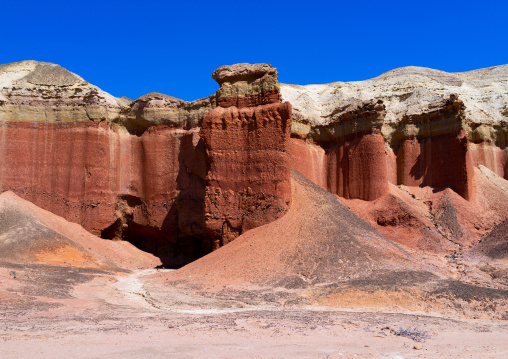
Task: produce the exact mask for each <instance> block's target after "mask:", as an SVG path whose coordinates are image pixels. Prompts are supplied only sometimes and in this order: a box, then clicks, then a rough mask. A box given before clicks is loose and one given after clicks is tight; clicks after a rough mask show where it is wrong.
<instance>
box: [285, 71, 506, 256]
mask: <svg viewBox="0 0 508 359" xmlns="http://www.w3.org/2000/svg"><path fill="white" fill-rule="evenodd" d="M280 86H281V93H282V95H283V98H284V99H285V100H289V101H291V103H292V104H293V116H294V119H293V128H292V137H293V139H292V141H293V143H292V148H295V149H296V150H297V151H298V153H299V156H298V157H299V158H294V157H292V158H294V160H295V161H299V164H297V166H300V168H301V169H302V173H304V174H305V175H306V176H307V178H309V179H312V180H313V181H314V182H315V183H318V184H319V185H320V186H322V187H324V188H326V189H328V190H329V191H331V192H332V193H335V194H338V195H339V196H341V197H343V198H344V199H345V200H346V202H347V203H348V205H350V207H351V208H352V209H353V210H354V211H356V212H357V213H358V214H360V215H361V216H362V217H363V218H364V219H366V220H368V221H369V222H370V223H371V224H373V225H374V226H377V227H378V229H379V230H380V231H381V232H382V233H383V234H385V235H386V236H387V237H388V238H390V239H392V240H394V241H398V242H401V243H404V244H406V245H409V246H412V247H416V248H420V249H425V250H430V251H446V250H450V249H451V248H453V246H454V245H464V244H469V243H471V242H472V241H473V240H474V239H476V238H479V237H480V236H481V235H483V234H484V233H486V232H488V231H489V230H490V229H492V228H493V226H494V225H495V224H496V223H497V222H499V221H500V220H502V219H503V218H506V217H507V216H508V211H507V208H506V206H503V205H498V204H494V202H497V201H495V200H494V199H493V195H492V196H489V195H487V194H486V193H485V191H486V190H485V187H489V186H490V185H488V184H487V182H486V181H490V180H492V176H487V177H488V178H489V179H488V180H487V179H486V177H485V176H484V175H483V173H484V172H485V171H483V172H482V171H480V172H478V167H482V168H483V166H485V167H486V169H487V168H488V169H489V170H491V171H492V172H493V175H494V176H499V177H500V178H504V179H508V176H507V173H508V171H507V169H508V157H507V154H508V152H507V147H506V144H507V134H508V117H507V116H506V114H507V113H506V110H505V109H506V107H507V104H508V66H506V65H505V66H499V67H495V68H489V69H482V70H477V71H471V72H467V73H456V74H448V73H445V72H442V71H436V70H431V69H425V68H415V67H410V68H402V69H396V70H393V71H389V72H387V73H386V74H383V75H381V76H379V77H377V78H374V79H371V80H367V81H362V82H350V83H343V82H336V83H331V84H326V85H308V86H297V85H285V84H281V85H280ZM315 153H320V154H321V155H320V156H315ZM316 161H317V163H316ZM300 163H305V165H301V164H300ZM310 163H312V165H310ZM397 187H398V189H397ZM479 187H484V188H479ZM423 188H427V189H431V192H425V193H424V192H421V190H420V189H423ZM399 189H402V191H403V193H399V192H398V191H399ZM449 190H451V191H453V192H454V193H455V194H457V195H458V196H460V197H456V196H455V194H453V193H452V192H449ZM487 192H488V191H487ZM407 193H410V197H407V198H406V197H405V196H406V194H407ZM432 193H439V195H438V194H432ZM489 193H490V192H489ZM497 195H499V196H501V197H502V198H505V197H506V194H505V193H503V192H502V191H501V192H500V193H498V194H497ZM485 196H487V197H490V198H489V199H486V198H482V197H485ZM412 199H417V201H416V202H414V201H412ZM505 199H508V197H507V198H505ZM356 200H361V201H368V202H370V204H367V203H368V202H365V203H364V204H362V202H361V201H360V202H358V201H356ZM462 200H464V201H465V202H462ZM459 202H460V203H459ZM364 207H365V208H368V209H367V210H366V209H365V208H364ZM466 208H467V209H466ZM429 219H430V222H428V220H429ZM452 227H453V228H452ZM421 228H428V229H429V230H428V231H425V233H423V232H421ZM450 228H452V229H450ZM418 232H420V233H418ZM431 238H433V239H432V240H430V241H429V239H431Z"/></svg>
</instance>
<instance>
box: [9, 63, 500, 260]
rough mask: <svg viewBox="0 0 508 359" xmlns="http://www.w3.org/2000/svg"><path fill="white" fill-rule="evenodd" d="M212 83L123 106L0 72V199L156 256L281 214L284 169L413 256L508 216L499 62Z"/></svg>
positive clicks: (53, 81) (220, 77)
mask: <svg viewBox="0 0 508 359" xmlns="http://www.w3.org/2000/svg"><path fill="white" fill-rule="evenodd" d="M213 77H214V79H216V80H217V82H218V83H219V85H220V88H219V90H218V91H217V93H216V94H214V95H212V96H210V97H208V98H204V99H200V100H196V101H193V102H186V101H183V100H179V99H176V98H174V97H171V96H167V95H163V94H159V93H149V94H147V95H144V96H142V97H140V98H139V99H137V100H135V101H129V100H128V99H124V98H122V99H117V98H115V97H113V96H111V95H109V94H107V93H106V92H104V91H102V90H100V89H99V88H97V87H96V86H93V85H91V84H89V83H88V82H86V81H85V80H83V79H82V78H81V77H79V76H77V75H75V74H73V73H70V72H69V71H67V70H65V69H63V68H61V67H60V66H58V65H54V64H49V63H40V62H35V61H23V62H20V63H13V64H6V65H0V156H1V158H2V160H1V165H0V188H1V189H2V191H6V190H12V191H14V192H15V193H16V194H18V195H20V196H22V197H23V198H25V199H28V200H30V201H31V202H33V203H35V204H36V205H38V206H40V207H42V208H44V209H47V210H50V211H51V212H53V213H56V214H58V215H61V216H63V217H65V218H66V219H68V220H70V221H73V222H76V223H79V224H81V225H83V226H84V227H85V228H86V229H87V230H89V231H91V232H93V233H94V234H100V235H102V236H103V237H104V238H110V239H126V240H129V241H131V242H133V243H134V244H136V245H137V246H138V247H140V248H142V249H143V250H146V251H150V252H152V253H157V255H159V256H160V257H162V258H165V259H168V258H169V259H170V258H175V257H187V258H191V257H197V256H200V255H203V254H205V253H207V252H209V251H211V250H213V249H216V248H217V247H219V246H220V245H224V244H226V243H228V242H229V241H231V240H233V239H234V238H236V236H238V235H239V234H241V233H243V232H245V231H246V230H248V229H250V228H254V227H256V226H259V225H261V224H264V223H268V222H270V221H273V220H274V219H276V218H279V217H280V216H282V215H283V214H284V213H285V212H286V211H287V209H288V208H289V205H290V200H291V197H290V195H291V193H290V190H289V189H290V185H289V181H290V179H289V178H290V177H289V170H290V167H294V168H295V169H297V170H298V171H300V172H301V173H303V174H304V175H305V176H306V177H307V178H308V179H310V180H311V181H313V182H314V183H316V184H318V185H319V186H321V187H322V188H325V189H327V190H328V191H330V192H332V193H333V194H336V195H338V196H340V197H341V198H343V200H344V202H345V203H346V204H347V205H348V206H349V207H350V208H351V209H353V210H354V211H355V212H356V213H357V214H359V215H360V216H362V218H364V219H365V220H367V221H368V222H370V223H371V224H372V225H374V226H375V227H376V228H378V230H380V231H381V232H382V233H383V234H384V235H385V236H387V237H388V238H390V239H392V240H394V241H397V242H399V243H403V244H405V245H408V246H410V247H414V248H418V249H422V250H425V251H435V252H441V251H444V252H447V251H451V250H455V249H457V246H461V245H466V244H469V243H471V242H472V241H473V240H475V239H477V238H479V237H480V236H482V235H483V234H485V233H486V232H488V231H489V230H490V229H492V228H493V226H494V225H495V224H496V223H498V222H499V221H501V220H503V219H504V218H506V217H508V208H507V205H506V204H505V203H507V202H508V197H507V194H506V193H505V191H499V188H504V187H502V186H501V187H500V184H499V183H500V182H499V181H504V182H506V181H505V180H506V179H508V152H507V143H508V125H507V122H508V110H507V108H508V66H500V67H496V68H490V69H482V70H477V71H471V72H467V73H457V74H448V73H445V72H441V71H436V70H430V69H423V68H403V69H396V70H393V71H390V72H388V73H386V74H383V75H381V76H379V77H377V78H375V79H371V80H367V81H362V82H350V83H342V82H336V83H332V84H326V85H309V86H297V85H284V84H279V83H278V81H277V71H276V70H275V69H274V68H273V67H271V66H270V65H268V64H255V65H249V64H238V65H233V66H224V67H221V68H219V69H217V71H215V72H214V74H213ZM285 101H286V102H285ZM287 101H290V102H291V105H290V104H289V102H287ZM290 137H291V138H290ZM489 171H490V172H489ZM503 178H504V179H503ZM505 197H506V198H505ZM168 261H169V260H168Z"/></svg>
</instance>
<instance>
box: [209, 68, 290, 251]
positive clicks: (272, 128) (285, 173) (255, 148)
mask: <svg viewBox="0 0 508 359" xmlns="http://www.w3.org/2000/svg"><path fill="white" fill-rule="evenodd" d="M276 76H277V73H276V71H275V69H273V68H272V67H271V66H270V65H266V64H256V65H249V64H239V65H233V66H223V67H221V68H219V69H218V70H217V71H216V72H214V78H216V79H217V81H218V82H219V83H220V84H221V85H222V86H221V89H223V90H224V88H226V89H227V90H228V91H227V93H226V94H224V92H221V90H219V91H218V92H217V95H218V99H217V103H218V104H219V105H220V106H219V107H217V108H216V109H214V110H212V111H210V112H209V113H208V115H207V116H206V117H205V119H204V120H203V123H202V126H201V132H200V136H201V138H202V139H203V142H204V144H205V148H206V161H207V167H208V173H207V177H206V183H207V185H206V192H205V226H206V229H207V237H208V238H209V239H210V243H208V246H209V249H210V250H213V249H216V248H218V247H219V246H222V245H225V244H227V243H228V242H230V241H231V240H233V239H235V238H236V237H237V236H238V235H240V234H242V233H244V232H245V231H247V230H249V229H252V228H255V227H258V226H260V225H263V224H266V223H269V222H271V221H273V220H275V219H277V218H279V217H281V216H282V215H283V214H284V213H285V212H286V211H287V210H288V208H289V205H290V202H291V185H290V181H291V177H290V160H289V141H290V132H291V105H290V104H289V103H287V102H286V103H281V102H280V96H274V91H276V92H277V93H278V85H277V82H276ZM274 78H275V81H274ZM259 89H262V90H261V91H259ZM263 91H266V92H267V94H268V95H267V97H263V93H264V92H263ZM227 96H230V97H227ZM233 97H234V98H233ZM242 97H244V98H243V99H242ZM204 246H206V245H204ZM205 251H206V249H205Z"/></svg>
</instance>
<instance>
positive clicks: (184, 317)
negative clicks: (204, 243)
mask: <svg viewBox="0 0 508 359" xmlns="http://www.w3.org/2000/svg"><path fill="white" fill-rule="evenodd" d="M153 271H154V270H138V271H134V272H132V273H129V274H125V273H120V274H119V273H108V272H101V271H97V270H91V269H76V268H72V267H56V266H46V265H29V266H26V265H24V266H21V265H13V264H7V263H3V264H1V265H0V318H1V319H0V357H1V358H26V357H29V358H66V359H69V358H122V359H124V358H323V359H324V358H397V359H398V358H443V357H447V358H506V357H508V322H506V321H490V320H466V319H452V318H443V317H436V316H428V315H417V314H390V313H372V312H360V311H356V312H351V311H350V312H347V311H340V310H336V309H331V308H326V307H314V308H306V307H291V308H284V307H280V306H274V305H265V306H263V305H261V306H260V305H258V306H255V307H250V306H248V305H242V304H241V303H236V305H235V304H234V303H225V302H224V301H223V300H216V301H214V300H213V299H210V298H208V300H207V303H206V305H203V303H201V302H200V301H201V300H202V299H201V298H192V297H186V296H184V295H182V297H181V299H182V300H181V301H175V302H173V303H171V302H166V303H164V305H161V303H156V302H154V301H153V300H152V299H151V297H150V293H149V292H146V290H145V288H144V286H143V282H144V280H145V277H148V275H151V274H153ZM13 272H15V277H14V273H13ZM193 303H194V304H196V305H195V306H193V305H192V304H193ZM198 307H201V308H206V309H193V308H198ZM160 308H163V309H160ZM182 308H187V309H182ZM404 332H405V333H406V335H404ZM397 334H401V335H397ZM411 335H413V338H411Z"/></svg>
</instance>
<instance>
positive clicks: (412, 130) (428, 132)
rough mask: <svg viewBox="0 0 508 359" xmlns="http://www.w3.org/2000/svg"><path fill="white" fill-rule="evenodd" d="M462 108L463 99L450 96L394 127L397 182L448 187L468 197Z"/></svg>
mask: <svg viewBox="0 0 508 359" xmlns="http://www.w3.org/2000/svg"><path fill="white" fill-rule="evenodd" d="M464 110H465V107H464V104H463V102H462V101H461V100H459V99H458V97H457V96H455V95H451V96H450V98H448V99H442V100H439V101H437V102H435V103H432V104H431V107H430V109H424V110H421V111H419V112H415V113H409V114H407V115H406V116H405V117H404V119H403V120H402V121H401V122H400V124H399V128H398V130H397V132H398V136H399V137H400V140H399V141H401V145H400V149H399V153H398V155H397V167H398V170H397V172H398V176H397V177H398V184H403V185H406V186H432V187H437V188H440V187H441V188H444V187H449V188H451V189H453V190H454V191H455V192H457V193H458V194H459V195H460V196H462V197H463V198H465V199H467V200H469V199H470V198H471V196H472V191H473V166H472V161H471V158H470V157H471V156H469V153H468V152H469V139H468V137H467V134H466V132H465V131H464V129H463V123H464Z"/></svg>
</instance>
